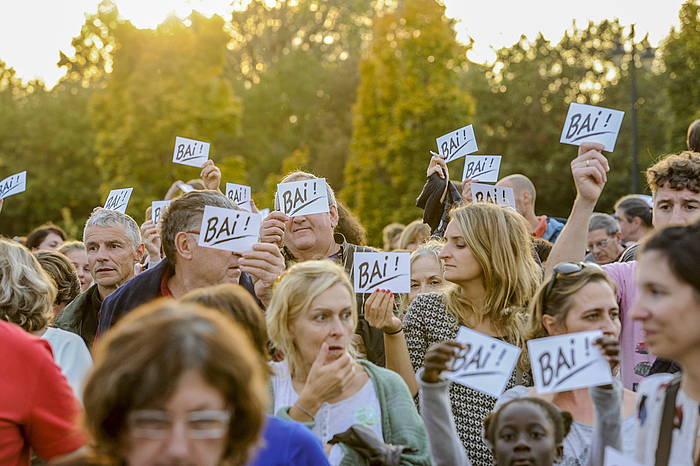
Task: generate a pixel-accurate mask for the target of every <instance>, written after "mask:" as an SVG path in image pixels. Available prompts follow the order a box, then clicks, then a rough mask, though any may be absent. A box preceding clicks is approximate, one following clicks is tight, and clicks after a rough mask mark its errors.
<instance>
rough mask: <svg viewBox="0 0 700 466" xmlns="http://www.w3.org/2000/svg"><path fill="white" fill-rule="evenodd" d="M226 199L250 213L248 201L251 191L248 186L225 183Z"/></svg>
mask: <svg viewBox="0 0 700 466" xmlns="http://www.w3.org/2000/svg"><path fill="white" fill-rule="evenodd" d="M226 197H228V198H229V199H231V200H232V201H233V202H235V203H236V205H237V206H238V207H240V208H245V209H246V210H248V211H250V207H249V205H250V203H249V202H248V201H250V199H251V197H252V190H251V189H250V186H246V185H244V184H236V183H226Z"/></svg>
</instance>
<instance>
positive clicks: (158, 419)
mask: <svg viewBox="0 0 700 466" xmlns="http://www.w3.org/2000/svg"><path fill="white" fill-rule="evenodd" d="M230 419H231V411H230V410H226V411H224V410H205V411H191V412H189V413H187V414H186V415H185V417H184V422H185V430H186V432H187V436H188V437H189V438H190V439H197V440H198V439H219V438H222V437H223V436H224V435H226V432H228V425H229V420H230ZM181 421H183V419H181V418H180V417H175V416H173V415H172V414H170V413H169V412H167V411H161V410H157V409H142V410H137V411H132V412H130V413H129V416H128V418H127V422H128V425H129V433H130V434H131V435H133V436H134V437H136V438H147V439H156V440H162V439H164V438H167V437H168V434H169V433H170V431H171V430H172V428H173V425H175V423H176V422H181Z"/></svg>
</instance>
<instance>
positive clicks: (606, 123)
mask: <svg viewBox="0 0 700 466" xmlns="http://www.w3.org/2000/svg"><path fill="white" fill-rule="evenodd" d="M610 118H612V113H611V114H610V115H608V117H607V118H606V119H605V125H604V127H605V128H607V127H608V123H610Z"/></svg>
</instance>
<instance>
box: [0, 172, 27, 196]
mask: <svg viewBox="0 0 700 466" xmlns="http://www.w3.org/2000/svg"><path fill="white" fill-rule="evenodd" d="M26 189H27V172H26V171H23V172H19V173H15V174H14V175H10V176H8V177H7V178H5V179H4V180H2V181H0V199H5V198H6V197H10V196H14V195H15V194H19V193H21V192H24V191H26Z"/></svg>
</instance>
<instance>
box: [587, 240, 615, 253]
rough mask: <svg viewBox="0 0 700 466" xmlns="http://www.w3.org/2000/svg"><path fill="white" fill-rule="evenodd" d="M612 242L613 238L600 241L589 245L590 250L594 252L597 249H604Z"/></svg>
mask: <svg viewBox="0 0 700 466" xmlns="http://www.w3.org/2000/svg"><path fill="white" fill-rule="evenodd" d="M610 241H611V238H605V239H601V240H600V241H596V242H595V243H593V244H589V245H588V250H589V251H592V250H594V249H595V248H599V249H604V248H605V247H606V246H607V245H608V244H610Z"/></svg>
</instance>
